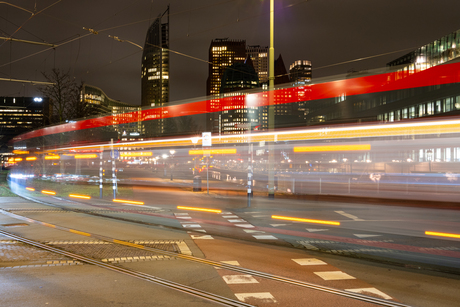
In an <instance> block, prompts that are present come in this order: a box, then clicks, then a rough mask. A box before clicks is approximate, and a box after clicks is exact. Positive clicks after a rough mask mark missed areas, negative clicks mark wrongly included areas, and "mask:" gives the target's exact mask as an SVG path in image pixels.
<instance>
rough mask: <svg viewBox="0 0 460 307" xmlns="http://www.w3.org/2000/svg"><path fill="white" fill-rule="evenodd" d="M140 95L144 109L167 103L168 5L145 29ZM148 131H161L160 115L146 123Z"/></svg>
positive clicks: (157, 134) (155, 134) (157, 132)
mask: <svg viewBox="0 0 460 307" xmlns="http://www.w3.org/2000/svg"><path fill="white" fill-rule="evenodd" d="M141 78H142V95H141V101H142V102H141V105H142V107H144V108H153V107H162V106H166V105H167V104H168V102H169V6H168V8H167V9H166V11H164V12H163V14H160V15H159V16H158V18H157V19H155V21H154V22H153V23H152V25H151V26H150V28H149V29H148V31H147V35H146V38H145V44H144V51H143V53H142V71H141ZM146 127H147V129H148V130H149V133H150V134H151V135H154V136H159V135H162V134H164V133H165V121H164V119H162V118H160V119H158V120H155V121H150V122H148V123H146Z"/></svg>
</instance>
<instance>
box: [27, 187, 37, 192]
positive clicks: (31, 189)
mask: <svg viewBox="0 0 460 307" xmlns="http://www.w3.org/2000/svg"><path fill="white" fill-rule="evenodd" d="M26 190H27V191H32V192H33V191H35V189H34V188H29V187H27V188H26Z"/></svg>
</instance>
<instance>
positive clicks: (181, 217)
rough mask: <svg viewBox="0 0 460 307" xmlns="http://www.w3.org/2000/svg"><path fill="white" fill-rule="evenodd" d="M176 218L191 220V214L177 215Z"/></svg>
mask: <svg viewBox="0 0 460 307" xmlns="http://www.w3.org/2000/svg"><path fill="white" fill-rule="evenodd" d="M176 219H181V220H191V219H192V217H191V216H176Z"/></svg>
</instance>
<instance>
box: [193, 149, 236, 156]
mask: <svg viewBox="0 0 460 307" xmlns="http://www.w3.org/2000/svg"><path fill="white" fill-rule="evenodd" d="M188 154H189V155H229V154H236V148H228V149H209V150H202V149H196V150H189V151H188Z"/></svg>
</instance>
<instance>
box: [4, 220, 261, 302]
mask: <svg viewBox="0 0 460 307" xmlns="http://www.w3.org/2000/svg"><path fill="white" fill-rule="evenodd" d="M0 234H2V235H4V236H7V237H10V238H12V239H15V240H17V241H20V242H23V243H26V244H29V245H32V246H35V247H38V248H41V249H44V250H47V251H50V252H53V253H57V254H60V255H64V256H67V257H70V258H73V259H77V260H80V261H82V262H85V263H89V264H93V265H96V266H98V267H101V268H104V269H108V270H111V271H114V272H117V273H122V274H125V275H128V276H131V277H136V278H139V279H142V280H146V281H150V282H152V283H155V284H158V285H161V286H165V287H167V288H170V289H173V290H176V291H180V292H183V293H187V294H190V295H193V296H197V297H199V298H202V299H206V300H209V301H213V302H217V303H220V304H222V305H224V306H234V307H253V305H249V304H246V303H244V302H240V301H236V300H233V299H230V298H226V297H224V296H220V295H216V294H213V293H210V292H206V291H203V290H199V289H196V288H193V287H189V286H185V285H182V284H179V283H176V282H173V281H169V280H166V279H163V278H159V277H156V276H152V275H149V274H147V273H142V272H139V271H133V270H130V269H126V268H123V267H118V266H115V265H112V264H108V263H105V262H102V261H98V260H95V259H92V258H88V257H85V256H82V255H78V254H74V253H71V252H68V251H64V250H61V249H58V248H55V247H52V246H49V245H46V244H43V243H40V242H37V241H34V240H31V239H28V238H24V237H21V236H19V235H16V234H13V233H10V232H6V231H4V230H1V229H0ZM176 255H177V254H176Z"/></svg>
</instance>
